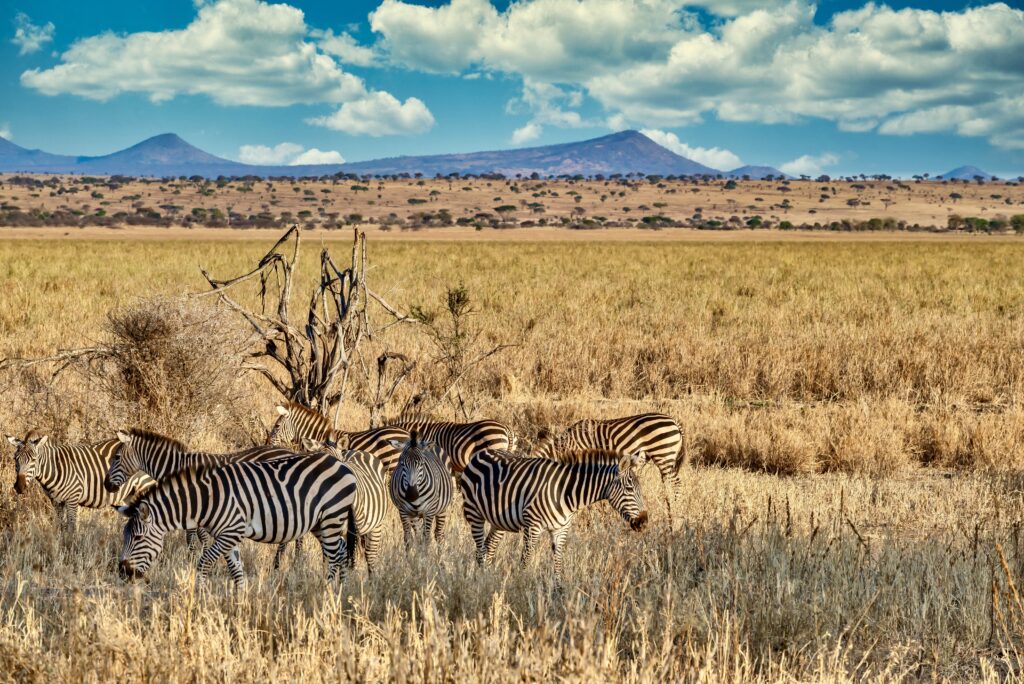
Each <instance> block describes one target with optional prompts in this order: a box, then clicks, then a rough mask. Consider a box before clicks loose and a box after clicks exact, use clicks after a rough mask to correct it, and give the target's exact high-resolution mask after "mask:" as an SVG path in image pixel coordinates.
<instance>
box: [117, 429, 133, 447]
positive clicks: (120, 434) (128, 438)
mask: <svg viewBox="0 0 1024 684" xmlns="http://www.w3.org/2000/svg"><path fill="white" fill-rule="evenodd" d="M117 438H118V439H119V440H121V444H127V443H128V442H130V441H131V435H129V434H128V433H127V432H122V431H121V430H118V431H117Z"/></svg>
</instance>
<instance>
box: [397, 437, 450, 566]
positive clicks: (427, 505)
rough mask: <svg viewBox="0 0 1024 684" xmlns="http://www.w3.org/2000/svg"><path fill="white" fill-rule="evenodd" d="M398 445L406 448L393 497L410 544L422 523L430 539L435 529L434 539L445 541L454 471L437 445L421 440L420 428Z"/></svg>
mask: <svg viewBox="0 0 1024 684" xmlns="http://www.w3.org/2000/svg"><path fill="white" fill-rule="evenodd" d="M394 446H395V448H399V449H401V450H402V455H401V456H400V457H399V458H398V467H396V468H395V472H393V473H392V474H391V486H390V491H391V500H392V501H393V502H394V504H395V507H396V508H398V515H399V516H400V517H401V519H402V531H403V532H404V534H405V543H406V546H408V545H410V544H411V543H412V541H413V534H414V532H415V527H416V525H417V524H419V523H420V522H422V525H423V535H424V537H427V538H429V536H430V533H431V529H433V533H434V538H435V539H436V540H437V541H438V543H440V542H442V541H444V526H445V522H446V521H447V519H448V504H450V503H451V500H452V492H453V490H454V488H455V487H454V485H453V483H452V476H451V473H450V472H449V471H448V467H447V465H446V464H445V463H444V461H443V460H442V458H441V455H440V454H439V453H438V449H437V446H436V445H435V444H434V443H433V442H431V441H429V440H425V439H421V438H420V437H419V434H418V433H417V432H416V430H412V431H411V432H410V434H409V441H408V442H404V443H401V442H396V443H395V445H394Z"/></svg>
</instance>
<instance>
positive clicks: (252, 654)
mask: <svg viewBox="0 0 1024 684" xmlns="http://www.w3.org/2000/svg"><path fill="white" fill-rule="evenodd" d="M263 249H265V245H262V244H249V243H230V244H227V243H220V244H216V243H208V242H207V243H203V242H174V243H158V242H147V243H133V242H123V243H122V242H104V243H98V242H76V243H70V244H69V243H54V242H31V241H19V242H6V243H0V291H3V292H5V300H4V303H3V306H0V335H2V339H3V340H4V348H3V349H0V354H15V355H31V354H39V353H44V352H48V351H52V350H53V349H55V348H58V347H67V346H73V345H78V344H84V343H88V342H90V341H95V340H99V339H102V338H103V335H104V332H103V325H104V320H105V316H106V312H107V311H108V310H109V309H110V308H111V307H115V306H117V305H123V304H126V303H131V302H132V301H134V300H135V298H137V297H139V296H152V295H158V294H169V293H180V292H181V291H183V290H186V289H189V288H196V289H199V284H200V279H199V276H198V271H197V270H196V266H197V265H198V264H203V265H204V266H207V267H208V268H210V269H211V271H212V272H213V273H215V274H216V273H232V272H237V271H239V270H240V269H241V266H243V265H245V264H247V263H249V262H250V261H251V260H252V259H253V258H256V257H258V256H259V255H260V254H262V251H263ZM1022 249H1024V248H1022V247H1020V246H1018V245H1016V244H1002V245H996V244H974V243H972V244H965V243H960V244H920V243H890V244H855V243H840V242H837V243H832V244H827V245H817V244H770V243H768V244H685V243H678V244H619V243H608V244H605V243H594V244H558V243H545V244H538V245H533V244H529V243H515V244H499V243H487V244H480V243H461V244H432V243H424V242H418V243H416V244H404V243H400V242H389V243H381V244H376V245H374V246H373V247H372V249H371V260H372V263H373V264H374V268H373V272H372V275H371V277H372V279H373V282H374V283H375V287H376V289H377V290H378V291H380V292H381V293H382V294H384V295H385V296H386V297H387V298H388V299H389V301H392V302H394V303H396V304H398V305H400V306H403V307H410V306H411V305H413V304H421V305H427V306H431V307H435V308H436V307H437V306H438V305H439V303H440V299H441V297H442V295H443V293H444V289H445V287H446V286H448V285H452V284H455V283H457V282H459V281H460V280H461V281H463V282H464V283H465V284H466V286H467V287H468V288H469V291H470V293H471V295H472V296H473V298H474V301H475V303H476V307H477V308H478V310H479V312H480V313H479V314H477V315H476V316H475V317H474V318H475V321H474V324H475V325H476V326H478V329H479V331H480V333H481V340H480V344H481V345H488V344H493V343H497V342H500V341H510V340H511V341H515V342H517V343H518V346H517V347H515V348H513V349H510V350H508V351H506V352H504V353H502V354H501V355H499V356H498V357H496V358H495V359H494V360H492V361H489V362H487V363H485V364H483V365H481V366H480V368H479V369H478V371H477V372H475V373H473V374H471V376H470V377H469V378H468V379H467V381H466V383H465V387H464V394H465V395H466V397H467V398H468V399H469V401H470V403H471V405H472V408H473V412H474V414H475V415H480V416H493V417H496V418H499V419H504V420H508V421H510V422H511V423H512V424H513V425H514V426H515V427H516V429H517V431H518V432H519V433H520V434H521V435H524V436H528V435H530V434H531V433H532V431H533V430H534V429H536V427H537V426H540V425H555V426H558V425H564V424H567V423H569V422H571V421H573V420H575V419H577V418H579V417H583V416H594V417H603V416H613V415H625V414H627V413H631V412H639V411H642V410H664V411H667V412H669V413H671V414H672V415H674V416H676V417H677V419H678V420H679V421H680V424H681V425H682V426H683V429H684V434H685V437H686V452H687V455H688V457H689V460H690V465H689V466H686V467H685V468H684V470H683V472H682V479H683V482H684V484H683V488H684V491H683V492H682V493H681V497H680V498H681V501H682V502H683V506H682V510H683V516H684V520H683V521H682V523H683V524H682V525H681V529H679V530H677V531H675V532H673V531H670V530H669V529H668V527H667V525H666V524H665V522H664V511H663V508H662V504H661V496H660V494H661V484H660V482H659V481H658V478H657V475H656V473H655V472H653V469H652V470H650V471H648V472H646V473H645V474H644V478H645V484H646V490H645V491H646V493H647V498H648V503H649V505H650V507H651V509H652V519H654V520H655V521H656V524H655V525H654V526H653V529H651V530H650V531H648V532H646V533H644V534H642V535H632V534H630V533H628V532H627V531H626V530H624V529H623V526H622V525H621V524H620V522H619V521H618V520H617V519H616V518H614V516H612V515H611V514H610V513H609V512H608V511H607V509H603V508H602V509H595V510H593V511H590V512H588V513H587V514H585V515H583V516H581V519H580V520H579V522H578V524H577V525H576V526H575V528H574V531H573V533H572V535H571V539H570V543H569V545H568V549H567V563H566V568H567V579H566V581H565V583H564V584H563V585H561V586H555V585H554V584H552V583H551V581H550V580H549V578H548V573H547V572H546V565H547V556H546V553H547V550H546V549H544V552H542V553H541V554H539V555H540V558H539V559H538V560H537V561H536V562H535V564H534V566H533V567H532V568H530V569H528V570H526V571H525V572H522V573H520V572H518V571H515V570H511V571H510V569H511V568H513V567H514V565H515V562H516V560H517V558H518V542H517V543H516V544H508V545H506V547H505V548H503V549H502V551H501V552H500V553H499V559H498V564H497V566H496V567H495V568H492V569H485V570H477V569H476V568H475V567H474V565H473V561H472V557H473V555H472V545H471V543H470V540H469V535H468V532H467V530H466V528H465V525H464V524H463V523H462V521H461V512H460V511H457V515H456V516H455V517H456V523H455V525H454V527H453V529H452V530H451V531H450V534H449V537H448V540H447V541H446V543H445V547H444V548H443V549H441V551H440V552H436V551H433V550H426V549H419V550H416V551H415V552H414V553H411V554H406V553H405V552H404V551H403V550H402V549H401V548H399V546H400V545H399V544H398V543H397V541H398V540H399V539H400V537H401V535H400V534H399V531H398V523H397V516H395V519H393V520H392V521H391V522H390V525H391V529H390V532H389V535H388V542H387V543H386V544H385V552H384V554H383V557H382V560H381V568H382V570H381V572H380V573H378V574H376V575H374V576H372V577H370V576H367V575H366V574H365V570H363V569H360V570H358V571H357V572H356V573H355V574H354V575H353V576H352V577H351V578H350V580H349V581H348V582H347V583H346V585H345V587H344V589H343V590H342V591H341V592H340V593H339V594H333V593H331V592H329V591H327V590H326V589H325V587H324V586H323V581H322V579H321V575H322V573H321V571H320V563H319V559H318V558H316V557H315V556H314V553H313V552H312V551H310V552H308V555H307V557H306V558H305V560H304V561H303V562H302V563H300V564H299V565H298V566H297V567H295V568H293V569H292V570H291V571H290V572H289V573H287V574H285V575H283V576H279V575H276V574H274V573H273V572H271V571H270V569H269V561H270V549H266V548H257V547H256V546H255V545H247V546H246V547H245V549H244V553H243V556H244V561H245V563H246V565H247V567H248V568H249V570H250V572H251V574H252V582H251V584H250V586H249V587H248V589H246V590H245V591H246V594H244V595H242V596H235V595H232V594H231V593H230V591H228V590H227V578H226V576H224V577H219V578H216V579H215V580H214V582H213V586H214V591H213V592H212V593H211V595H209V596H199V597H196V596H193V595H192V593H191V586H192V576H191V564H190V561H188V560H187V559H186V557H185V550H184V549H183V548H182V546H181V544H180V540H176V541H175V543H174V544H173V545H171V546H170V547H169V548H168V549H167V550H166V551H165V553H164V554H163V556H162V558H161V560H160V562H159V564H158V567H157V568H156V570H155V572H154V574H153V577H152V581H151V583H150V584H148V585H146V586H137V587H126V586H125V585H122V584H121V583H120V582H119V581H117V580H116V579H115V576H114V573H113V564H114V559H115V557H116V554H117V552H118V544H119V536H118V534H117V521H116V520H114V519H113V518H112V517H111V516H110V515H109V514H107V513H105V512H104V513H95V514H92V515H88V514H87V515H84V516H83V520H82V521H81V523H80V525H79V527H80V530H81V532H80V535H79V538H78V539H76V540H74V541H73V543H72V544H71V545H70V546H68V545H67V544H65V540H60V539H59V538H57V537H56V536H55V535H53V534H52V530H53V527H52V523H51V520H50V515H49V513H48V511H46V508H45V506H44V505H43V503H42V496H41V494H39V493H38V492H34V493H33V494H32V495H31V496H30V497H29V498H28V500H19V501H15V500H14V499H13V495H12V494H11V493H9V492H7V491H3V492H0V577H3V578H4V579H3V580H2V582H3V583H4V586H3V588H2V591H0V614H2V615H3V619H2V620H0V672H6V673H12V674H9V675H8V676H10V677H12V678H19V679H33V678H34V679H43V678H49V677H56V678H58V679H61V680H67V679H76V680H77V679H83V678H86V679H88V678H96V679H109V678H114V677H119V678H124V677H130V678H143V677H144V678H157V677H160V678H164V679H167V680H169V681H182V680H193V679H196V678H216V679H243V680H248V679H262V678H265V677H268V676H269V677H289V678H291V679H302V680H309V681H319V680H322V679H338V678H339V677H349V678H363V679H392V678H393V679H398V680H403V681H436V680H439V679H444V680H456V679H461V678H466V677H473V678H476V679H480V680H487V681H507V680H513V679H542V678H543V679H550V678H553V677H560V678H564V679H569V680H573V681H578V680H590V679H595V678H598V677H601V678H615V679H626V680H634V681H650V680H654V679H657V680H665V679H670V678H674V679H685V680H689V681H707V682H710V681H730V680H731V681H748V680H754V679H757V680H763V681H779V680H787V681H791V680H793V679H797V680H847V679H848V680H855V679H856V680H860V679H879V680H893V679H900V678H912V679H918V678H931V677H936V678H948V679H964V678H981V677H989V678H998V677H1000V676H1004V675H1005V674H1006V673H1007V672H1009V671H1016V672H1019V671H1020V670H1019V668H1020V662H1021V660H1020V653H1021V652H1022V650H1021V649H1022V644H1021V639H1020V636H1019V626H1020V624H1022V620H1024V617H1022V615H1024V611H1022V610H1020V606H1019V604H1018V603H1015V601H1019V599H1017V598H1015V594H1014V589H1013V588H1012V587H1011V586H1010V583H1009V580H1010V579H1013V580H1015V581H1019V578H1020V576H1021V570H1022V569H1024V552H1022V551H1021V550H1020V549H1019V536H1020V535H1019V532H1020V527H1021V513H1020V511H1021V503H1022V502H1021V493H1020V492H1021V491H1022V487H1021V484H1020V482H1021V480H1020V477H1019V475H1018V472H1019V470H1020V467H1021V465H1022V456H1021V454H1022V450H1021V446H1022V443H1024V411H1022V409H1021V399H1022V398H1024V392H1022V390H1024V361H1022V356H1021V354H1020V349H1021V348H1022V343H1024V323H1022V305H1024V283H1021V281H1020V279H1019V278H1018V274H1019V273H1020V271H1021V266H1022V265H1024V263H1022V262H1024V251H1022ZM312 257H313V252H312V246H310V250H309V252H307V253H306V255H304V259H305V262H304V263H305V266H306V267H312V266H314V265H315V260H314V259H313V258H312ZM308 275H310V276H311V275H312V274H311V271H310V272H309V274H308ZM384 341H387V342H388V343H390V344H391V345H392V346H393V348H395V349H397V350H399V351H404V352H406V353H410V354H412V355H415V356H418V357H426V356H427V353H426V352H427V350H428V349H429V341H428V340H427V339H426V338H425V336H423V335H422V334H420V333H419V332H417V331H416V330H415V329H413V328H409V327H407V328H396V329H392V330H391V331H389V332H388V333H387V334H386V335H385V337H384ZM419 372H420V375H418V376H417V377H415V378H414V379H413V382H412V383H411V384H410V386H409V387H408V388H406V389H405V390H404V391H405V392H412V391H415V389H416V388H417V387H422V386H426V385H429V383H430V381H431V380H432V379H433V376H432V375H431V374H433V373H438V372H440V371H439V370H438V369H434V368H431V367H430V366H429V365H424V366H423V367H422V368H421V369H420V371H419ZM0 382H3V383H4V387H5V393H4V396H5V398H6V402H5V403H4V404H3V406H2V407H0V427H2V428H3V431H5V432H20V431H23V430H25V429H27V428H28V427H37V425H35V423H38V422H42V423H44V426H45V427H50V428H52V429H57V428H59V427H60V426H62V425H63V426H64V430H65V433H64V434H63V435H62V436H64V437H66V438H68V439H76V438H83V437H85V436H89V437H99V436H100V435H93V434H88V435H87V434H86V433H88V432H89V430H90V429H94V428H93V427H92V426H89V425H87V424H86V423H84V422H75V421H70V422H68V421H66V420H65V419H64V418H62V416H64V415H65V414H66V412H68V411H78V412H79V413H84V411H83V409H82V399H83V398H82V397H81V396H80V395H79V394H77V392H78V391H79V390H78V389H77V388H75V387H73V386H72V387H68V388H66V389H64V390H63V393H62V392H61V391H57V392H54V391H52V390H51V391H49V392H47V391H46V389H45V385H43V384H41V383H40V382H39V381H38V379H32V378H29V377H26V376H10V375H6V376H4V377H2V378H0ZM248 391H249V395H250V397H251V400H252V404H253V407H254V410H255V411H256V413H257V414H261V415H262V416H263V418H264V419H268V418H269V416H270V415H271V407H272V402H273V401H274V400H275V399H276V397H273V396H272V395H271V394H270V393H269V391H268V390H267V389H266V388H265V387H264V386H263V385H261V384H259V383H257V382H256V381H252V383H251V384H250V385H249V390H248ZM361 391H362V390H361V389H359V388H356V392H355V396H354V399H355V401H354V402H353V403H352V405H350V406H348V407H346V409H345V411H344V412H343V423H344V425H345V426H346V427H350V428H351V427H356V426H360V425H362V424H363V423H364V422H365V420H366V414H365V411H363V410H362V409H360V408H359V401H358V400H359V397H360V392H361ZM41 397H42V398H43V399H46V401H44V400H43V399H41ZM47 401H48V402H49V404H47ZM48 405H49V406H51V407H52V410H50V411H49V412H47V411H46V410H43V409H45V408H46V406H48ZM39 407H42V409H40V408H39ZM98 408H99V407H98ZM105 410H108V409H105ZM31 411H39V413H35V414H33V413H31ZM62 411H64V413H62ZM32 416H35V418H33V417H32ZM199 432H200V434H194V435H178V436H179V437H182V438H185V439H186V440H187V441H189V442H191V443H195V444H197V445H210V446H216V445H221V444H223V442H224V441H225V440H226V439H227V438H226V437H225V435H224V434H222V433H220V432H218V431H214V430H205V429H203V428H200V429H199ZM723 466H725V467H723ZM734 466H741V468H736V467H734ZM11 469H12V468H11V464H10V460H9V459H5V460H4V465H3V468H2V470H0V479H2V480H8V481H9V478H12V477H13V473H12V472H11ZM780 473H781V474H783V475H785V476H782V477H780V476H778V474H780ZM997 543H998V544H999V545H1000V547H1001V549H1002V552H1003V557H1004V558H1005V562H1006V565H1005V568H1004V566H1003V559H1002V558H1001V557H1000V555H999V552H998V550H997V547H996V544H997ZM609 550H611V552H609ZM218 580H222V582H219V581H218ZM993 592H995V594H994V593H993ZM993 596H996V597H997V598H998V601H997V602H994V601H993Z"/></svg>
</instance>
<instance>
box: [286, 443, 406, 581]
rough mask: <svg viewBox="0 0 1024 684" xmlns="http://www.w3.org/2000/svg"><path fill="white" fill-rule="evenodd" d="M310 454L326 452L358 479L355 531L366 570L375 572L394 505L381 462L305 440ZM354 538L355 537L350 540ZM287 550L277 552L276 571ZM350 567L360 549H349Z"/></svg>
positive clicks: (354, 507)
mask: <svg viewBox="0 0 1024 684" xmlns="http://www.w3.org/2000/svg"><path fill="white" fill-rule="evenodd" d="M303 448H305V449H306V451H326V452H327V453H329V454H331V455H332V456H334V457H335V458H337V459H338V460H340V461H341V462H342V463H345V464H346V465H348V467H349V468H351V469H352V473H353V474H354V475H355V476H356V500H355V503H353V504H352V515H353V520H354V522H355V524H354V527H355V531H356V534H357V535H358V537H359V546H360V547H362V549H363V555H364V556H365V557H366V567H367V568H368V569H369V570H370V572H373V569H374V567H375V566H376V564H377V555H378V553H379V552H380V543H381V539H382V537H383V536H384V527H383V523H384V517H385V515H387V512H388V507H389V506H390V505H391V502H390V501H389V499H388V486H387V484H386V481H387V474H386V473H385V471H384V464H383V463H381V462H380V459H378V458H376V457H375V456H372V455H371V454H368V453H367V452H365V451H355V450H352V449H342V448H340V447H338V446H330V445H324V444H322V443H320V442H316V441H314V440H311V439H305V440H303ZM350 537H351V536H350ZM283 550H284V547H281V548H279V549H278V551H277V556H275V558H274V567H277V566H278V564H279V562H280V558H279V556H280V555H281V554H282V553H283ZM348 552H349V556H348V559H349V565H352V566H354V565H355V562H356V549H355V548H354V547H353V548H349V550H348Z"/></svg>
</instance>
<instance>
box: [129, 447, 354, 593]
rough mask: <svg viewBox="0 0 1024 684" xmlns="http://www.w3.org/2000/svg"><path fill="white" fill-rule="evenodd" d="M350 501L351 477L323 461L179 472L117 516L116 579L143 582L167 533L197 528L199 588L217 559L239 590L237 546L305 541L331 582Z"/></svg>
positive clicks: (329, 459)
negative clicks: (120, 524)
mask: <svg viewBox="0 0 1024 684" xmlns="http://www.w3.org/2000/svg"><path fill="white" fill-rule="evenodd" d="M355 495H356V478H355V475H354V474H353V473H352V470H351V469H350V468H349V467H348V466H347V465H345V464H344V463H342V462H341V461H339V460H338V459H336V458H334V457H333V456H331V455H329V454H315V455H294V456H292V457H289V458H278V459H275V460H273V461H262V462H238V463H229V464H226V465H222V466H219V467H212V468H201V469H189V470H184V471H181V472H179V473H177V474H175V475H172V476H170V477H168V478H166V479H164V480H161V481H160V482H159V483H158V484H157V485H156V486H155V487H153V488H152V489H150V490H149V491H147V492H146V493H144V494H143V495H142V496H141V497H139V499H138V500H136V501H135V502H133V503H131V504H129V505H126V506H122V507H120V508H119V510H120V511H121V513H123V514H124V515H126V516H127V517H128V521H127V523H126V524H125V527H124V540H123V545H122V549H121V555H120V564H119V566H118V567H119V572H120V574H121V576H122V577H125V578H137V577H141V576H143V575H145V573H146V572H148V570H149V567H150V565H151V564H152V562H153V559H154V558H156V556H157V555H158V554H159V553H160V551H161V549H162V548H163V543H164V537H165V536H166V534H167V532H168V531H169V530H174V529H192V528H193V527H199V528H203V529H205V530H207V531H208V532H209V533H210V535H211V538H212V543H211V545H210V546H208V547H207V548H206V549H205V550H204V551H203V553H202V555H201V556H200V557H199V562H198V565H197V570H198V575H197V578H196V579H197V581H198V582H202V581H203V580H204V579H205V577H206V574H207V572H209V569H210V567H211V566H212V565H213V564H214V563H215V562H216V561H217V560H218V559H219V558H221V557H224V556H227V562H228V569H229V570H230V572H231V576H232V578H233V579H234V580H235V582H241V581H242V580H243V579H244V572H243V569H242V563H241V560H240V558H239V556H238V555H237V554H236V553H231V552H233V551H234V550H235V549H236V548H237V547H238V544H239V542H240V541H241V540H242V539H252V540H254V541H259V542H264V543H268V544H283V543H286V542H289V541H293V540H295V539H298V538H299V537H301V536H302V535H304V534H307V533H311V534H313V535H314V536H315V537H316V538H317V539H318V540H319V541H320V545H321V547H322V549H323V555H324V558H325V559H326V560H327V564H328V570H327V578H328V580H333V579H334V578H336V577H337V576H338V575H339V573H343V572H344V566H345V564H346V556H347V543H348V539H347V538H348V536H349V535H350V534H351V532H352V530H351V529H350V520H351V518H352V505H353V502H354V501H355Z"/></svg>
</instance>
